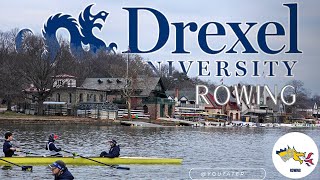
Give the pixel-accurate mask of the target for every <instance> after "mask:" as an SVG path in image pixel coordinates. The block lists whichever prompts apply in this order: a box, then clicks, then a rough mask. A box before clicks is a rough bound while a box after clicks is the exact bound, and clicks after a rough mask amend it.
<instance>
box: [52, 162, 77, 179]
mask: <svg viewBox="0 0 320 180" xmlns="http://www.w3.org/2000/svg"><path fill="white" fill-rule="evenodd" d="M49 167H50V168H51V171H52V175H54V179H55V180H72V179H74V177H73V175H72V174H71V173H70V171H69V170H68V168H67V166H66V164H65V163H64V162H63V161H61V160H58V161H56V162H54V163H53V164H51V165H49Z"/></svg>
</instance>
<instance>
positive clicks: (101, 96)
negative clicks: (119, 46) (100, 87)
mask: <svg viewBox="0 0 320 180" xmlns="http://www.w3.org/2000/svg"><path fill="white" fill-rule="evenodd" d="M100 102H103V95H102V94H100Z"/></svg>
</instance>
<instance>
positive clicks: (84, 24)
mask: <svg viewBox="0 0 320 180" xmlns="http://www.w3.org/2000/svg"><path fill="white" fill-rule="evenodd" d="M92 6H93V4H91V5H89V6H87V7H86V8H85V9H84V11H83V12H81V13H80V15H79V20H78V21H77V20H76V19H75V18H73V17H72V16H71V15H67V14H61V13H59V14H56V15H54V16H51V17H49V19H48V21H47V23H46V24H45V25H44V28H43V30H42V35H43V37H44V42H45V45H46V54H47V55H48V56H49V60H50V62H51V63H53V62H54V59H55V57H56V56H57V54H58V51H59V48H60V45H59V42H58V39H57V31H58V29H60V28H64V29H66V30H68V32H69V33H70V50H71V53H72V54H73V55H74V56H76V57H81V55H82V54H83V53H84V52H85V50H84V48H83V45H85V46H86V47H88V50H87V51H89V52H91V53H93V54H96V53H97V52H99V51H106V52H108V53H111V52H113V53H115V49H117V44H116V43H114V42H112V43H110V44H109V45H108V46H107V45H106V43H105V42H104V41H103V40H101V39H99V38H97V37H96V36H95V35H94V34H93V32H92V31H93V29H94V28H98V29H99V30H100V31H101V30H102V27H103V24H101V23H99V22H97V20H102V21H103V22H105V21H106V18H107V16H108V14H109V13H107V12H105V11H100V12H99V13H98V14H96V15H93V14H91V12H90V10H91V7H92ZM28 34H33V32H32V31H31V30H30V29H22V30H20V31H19V33H18V34H17V36H16V39H15V42H16V50H17V51H18V52H22V51H23V47H22V46H23V40H24V38H25V37H26V36H27V35H28Z"/></svg>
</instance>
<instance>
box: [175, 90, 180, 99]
mask: <svg viewBox="0 0 320 180" xmlns="http://www.w3.org/2000/svg"><path fill="white" fill-rule="evenodd" d="M175 97H176V98H177V99H179V89H178V88H176V89H175Z"/></svg>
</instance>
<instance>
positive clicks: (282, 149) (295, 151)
mask: <svg viewBox="0 0 320 180" xmlns="http://www.w3.org/2000/svg"><path fill="white" fill-rule="evenodd" d="M318 159H319V152H318V148H317V145H316V143H315V142H314V141H313V140H312V139H311V138H310V137H309V136H307V135H305V134H303V133H298V132H292V133H288V134H285V135H284V136H282V137H280V138H279V139H278V141H277V142H276V144H275V145H274V147H273V150H272V160H273V164H274V166H275V167H276V169H277V170H278V171H279V172H280V173H281V174H282V175H284V176H286V177H287V178H292V179H299V178H303V177H306V176H307V175H309V174H310V173H311V172H312V171H313V170H314V168H315V167H316V166H317V163H318Z"/></svg>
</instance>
